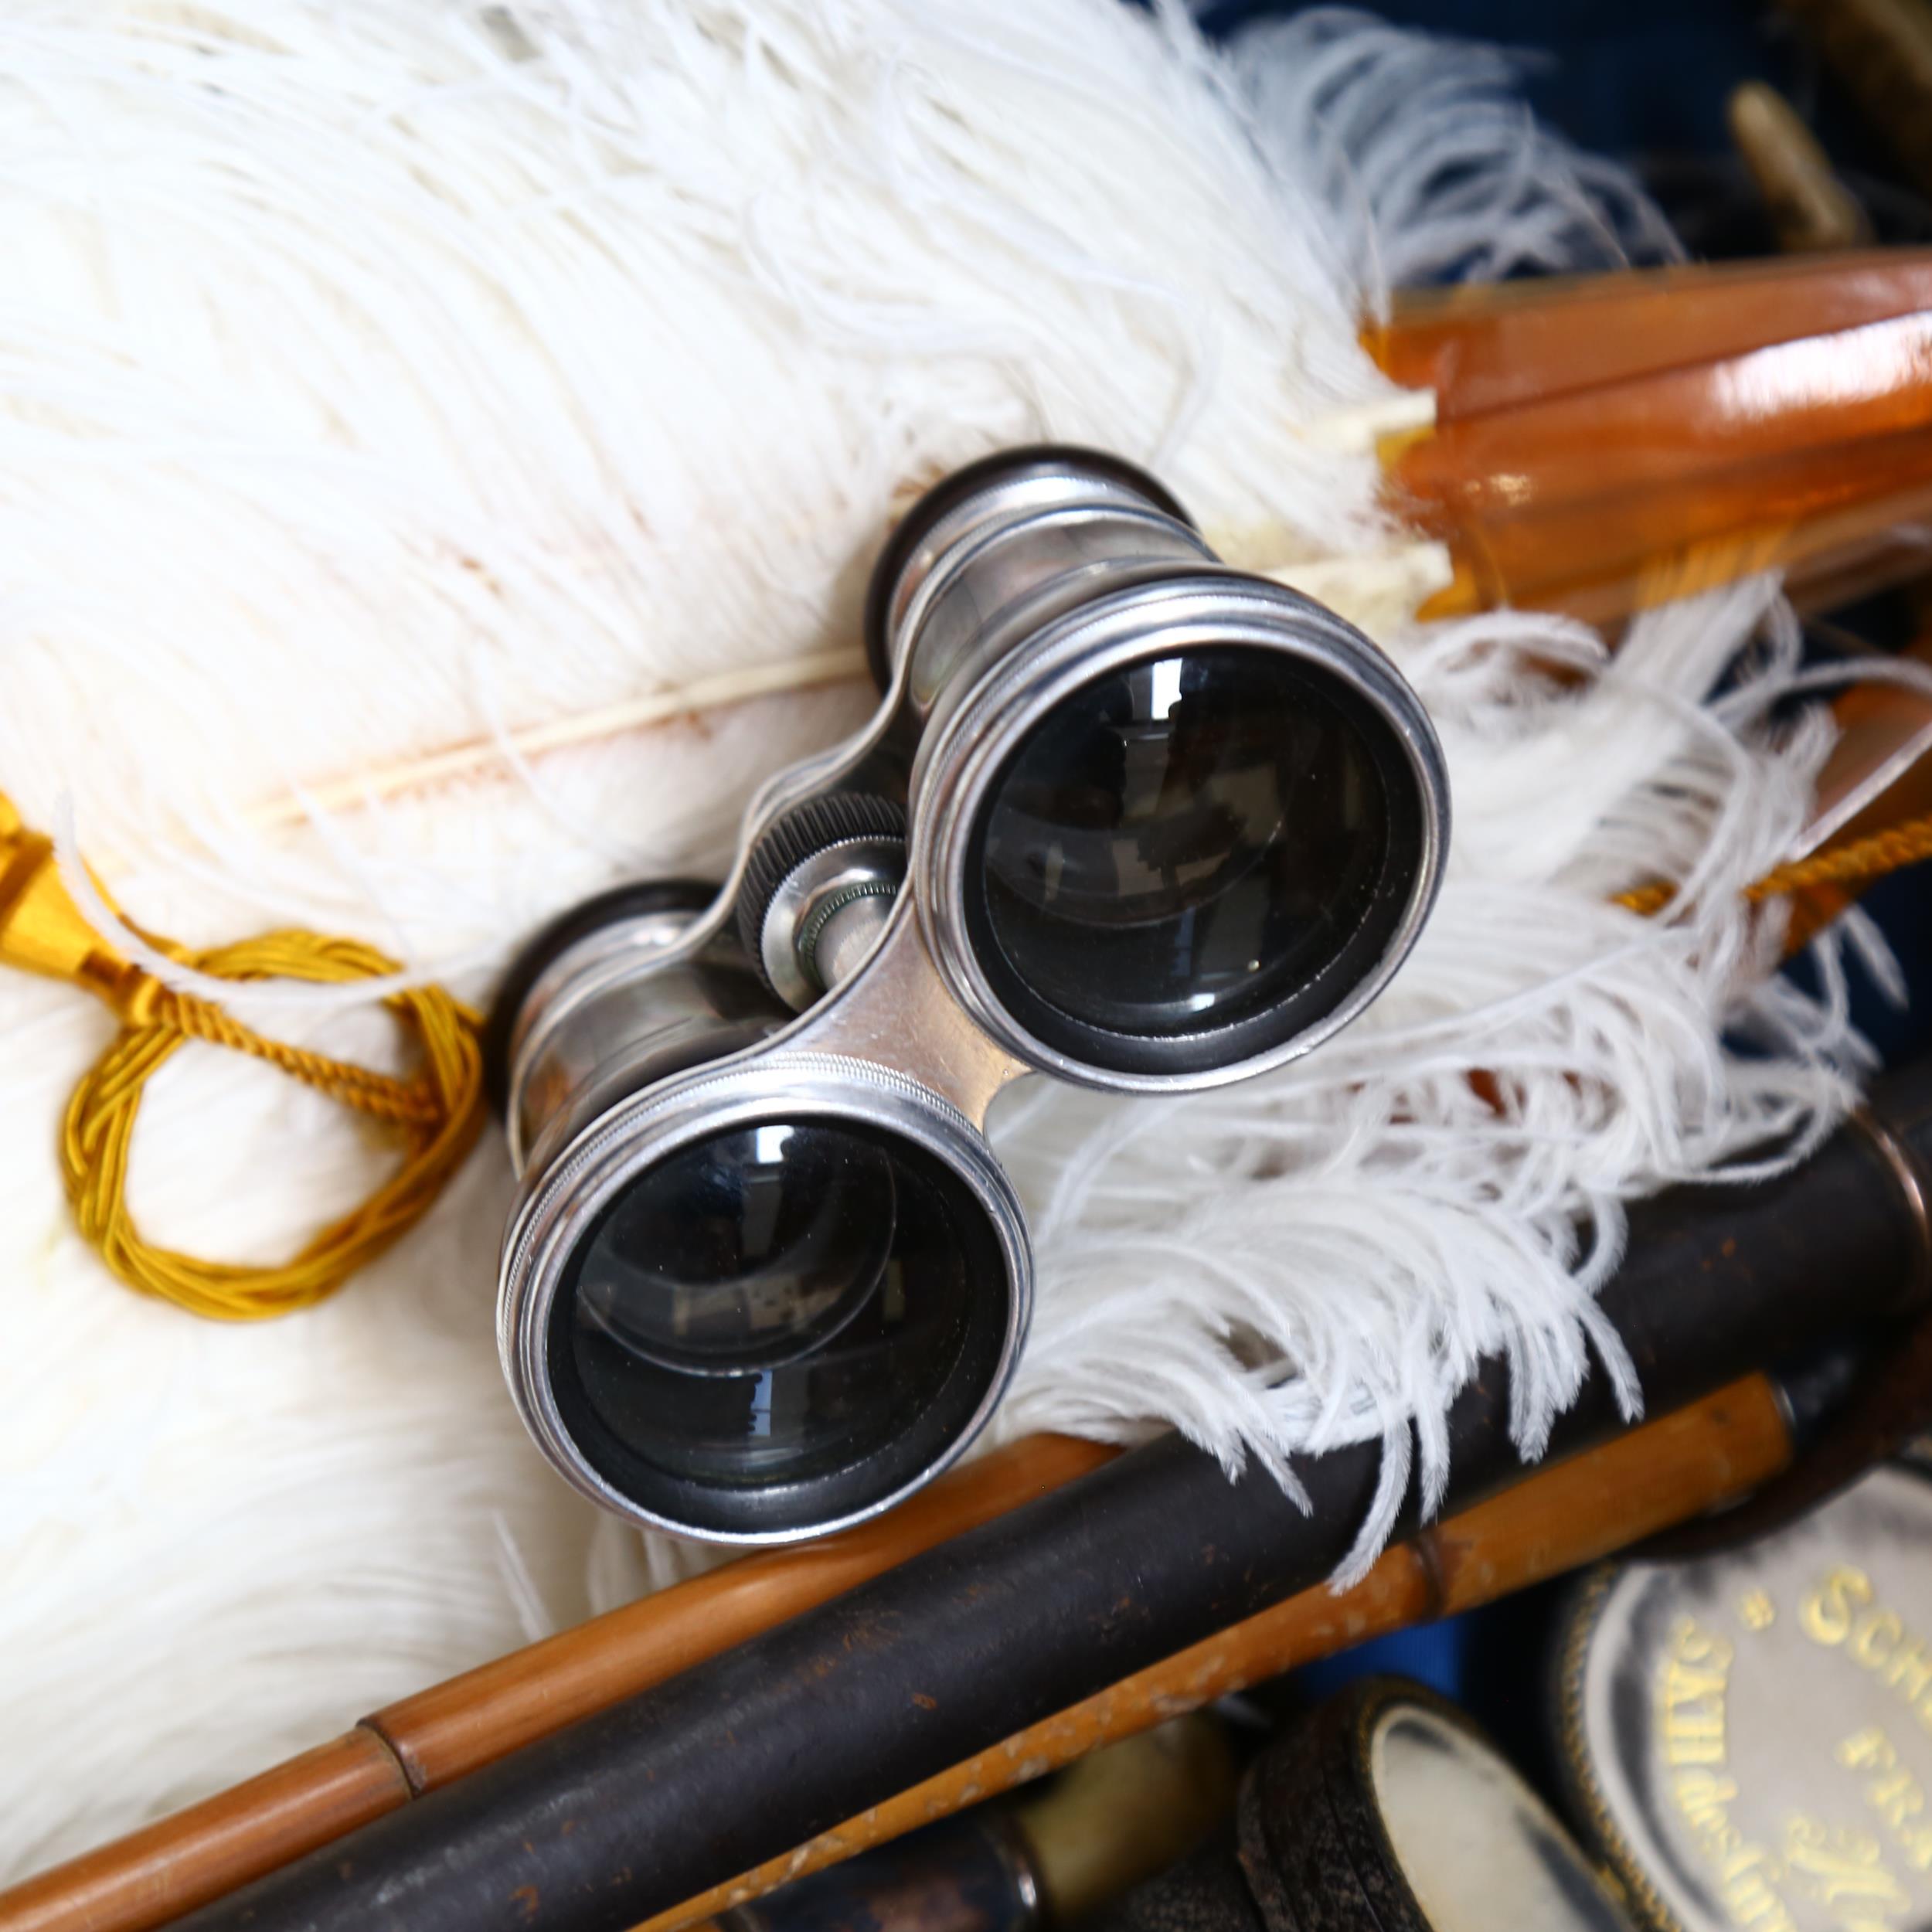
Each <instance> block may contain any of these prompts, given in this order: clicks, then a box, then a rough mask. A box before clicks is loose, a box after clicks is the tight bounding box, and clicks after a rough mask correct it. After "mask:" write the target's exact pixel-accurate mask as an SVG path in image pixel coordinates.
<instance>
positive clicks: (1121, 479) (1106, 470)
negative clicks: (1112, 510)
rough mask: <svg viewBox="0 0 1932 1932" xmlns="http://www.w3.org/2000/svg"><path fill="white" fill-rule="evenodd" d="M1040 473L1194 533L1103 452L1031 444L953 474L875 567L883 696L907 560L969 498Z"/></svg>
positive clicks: (873, 630)
mask: <svg viewBox="0 0 1932 1932" xmlns="http://www.w3.org/2000/svg"><path fill="white" fill-rule="evenodd" d="M1035 468H1039V469H1046V468H1053V469H1082V470H1086V471H1090V473H1091V474H1094V475H1095V476H1097V477H1100V478H1103V479H1104V481H1107V482H1110V483H1119V484H1121V485H1124V486H1125V487H1126V488H1128V489H1130V490H1132V491H1134V492H1136V493H1137V494H1138V495H1141V496H1144V497H1145V498H1147V499H1148V502H1150V503H1151V504H1152V505H1154V507H1155V509H1158V510H1160V511H1162V512H1164V513H1165V515H1168V516H1171V517H1172V518H1173V519H1175V521H1176V522H1180V523H1185V525H1186V526H1187V527H1188V528H1189V529H1190V530H1191V529H1194V528H1195V527H1196V526H1195V522H1194V519H1193V518H1192V517H1191V516H1189V515H1188V513H1187V512H1186V511H1185V510H1184V509H1182V507H1181V506H1180V505H1179V503H1178V502H1175V499H1174V498H1173V497H1172V495H1169V493H1168V491H1167V490H1166V489H1165V488H1163V486H1162V485H1160V484H1158V483H1157V482H1156V481H1155V480H1154V478H1152V477H1151V476H1149V475H1148V473H1147V472H1146V471H1145V470H1144V469H1142V468H1140V467H1139V465H1138V464H1134V463H1130V462H1128V461H1127V459H1126V458H1125V457H1120V456H1110V455H1109V454H1107V451H1104V450H1090V449H1085V448H1083V447H1081V446H1080V445H1079V444H1075V443H1029V444H1022V446H1021V447H1019V448H1017V449H1011V450H998V451H995V452H994V454H992V455H991V456H983V457H981V458H980V459H979V461H978V462H977V463H968V464H967V465H966V467H965V468H964V469H961V470H955V471H953V473H952V474H951V475H950V476H948V477H945V478H942V479H941V480H940V481H939V482H937V483H935V484H934V485H933V487H932V488H930V490H928V491H927V492H926V494H925V495H923V496H922V497H921V498H920V499H919V501H918V502H917V503H915V504H914V505H913V507H912V508H911V509H910V510H908V511H907V512H906V514H905V515H903V517H901V518H900V520H899V522H898V525H897V526H896V528H895V529H893V533H892V535H891V536H889V537H888V538H887V539H886V547H885V548H884V549H883V550H881V551H880V552H879V561H878V562H877V563H876V564H875V565H873V566H872V581H871V583H870V584H869V586H868V587H867V588H866V620H865V621H866V662H867V663H868V664H869V665H870V666H871V667H872V682H873V683H874V684H876V685H877V686H878V687H879V692H880V693H881V694H882V695H883V693H884V692H886V691H888V690H889V689H891V687H892V681H893V668H892V641H891V639H890V638H889V637H887V635H886V613H887V611H889V610H890V609H891V607H892V597H893V587H894V586H895V585H896V583H898V581H899V573H900V571H902V570H904V569H905V567H906V560H907V559H908V558H909V557H910V556H911V555H912V553H913V551H915V550H916V549H918V548H919V546H920V544H921V543H923V542H924V541H925V539H926V537H927V533H928V532H930V530H931V529H932V528H933V526H934V525H935V524H936V523H937V522H939V520H940V518H942V517H944V516H946V515H949V514H950V513H951V512H952V511H953V510H954V509H957V508H958V506H959V505H961V504H962V503H964V502H965V501H966V499H967V498H968V497H970V496H975V495H978V493H979V492H981V490H983V489H985V488H986V486H987V485H988V484H989V483H996V482H998V481H1002V479H1004V478H1006V477H1008V476H1010V475H1012V474H1015V473H1016V472H1018V471H1023V470H1029V469H1035Z"/></svg>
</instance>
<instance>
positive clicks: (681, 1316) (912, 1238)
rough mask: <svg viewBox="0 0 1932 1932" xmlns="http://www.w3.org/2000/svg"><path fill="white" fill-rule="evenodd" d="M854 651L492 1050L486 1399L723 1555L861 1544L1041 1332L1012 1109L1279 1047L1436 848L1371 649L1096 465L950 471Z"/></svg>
mask: <svg viewBox="0 0 1932 1932" xmlns="http://www.w3.org/2000/svg"><path fill="white" fill-rule="evenodd" d="M866 645H867V648H868V651H869V655H870V657H871V661H872V671H873V673H874V675H875V676H876V679H877V680H878V682H879V687H880V689H882V691H883V692H884V696H883V700H882V702H881V703H880V705H879V710H878V712H877V713H876V715H875V716H874V717H873V718H872V721H871V722H870V723H869V724H868V725H867V726H866V727H865V729H864V730H862V731H860V732H859V733H858V735H857V736H855V737H854V738H852V739H851V740H849V741H848V742H847V743H845V744H842V745H841V746H839V747H837V748H836V749H835V750H832V751H829V752H828V753H824V754H823V755H821V756H820V757H815V758H812V759H809V760H806V761H805V762H804V763H803V764H799V765H797V766H794V767H792V768H791V769H790V770H787V771H784V772H781V774H778V776H777V777H775V778H774V779H773V780H772V781H770V783H768V784H767V785H766V786H765V787H764V790H763V791H761V792H760V794H759V795H758V797H757V799H756V801H754V803H753V804H752V806H751V808H750V811H749V812H748V813H747V817H746V821H745V825H744V831H743V836H742V838H741V840H740V848H739V852H738V856H737V859H736V863H735V865H734V866H733V871H732V874H731V876H730V878H729V879H727V880H726V882H725V883H724V884H723V886H722V887H719V886H696V885H692V884H689V883H685V882H673V883H651V884H641V885H637V886H626V887H624V888H621V889H619V890H617V891H616V892H614V893H607V894H606V895H605V896H603V897H602V898H600V899H598V900H594V901H593V902H591V903H590V904H588V905H587V906H581V907H580V908H579V909H578V910H577V911H576V912H574V913H571V914H570V915H568V916H567V917H566V918H564V919H563V920H561V921H560V922H559V923H557V924H556V925H555V926H553V927H551V928H550V929H549V930H548V931H547V932H546V933H545V934H543V935H542V936H541V937H539V939H538V940H536V942H535V943H534V944H533V945H532V947H530V949H529V951H527V952H526V954H524V956H523V957H522V960H521V961H519V964H518V965H517V966H516V968H515V969H513V971H512V974H511V975H510V978H509V982H508V984H507V985H506V986H505V990H504V992H503V994H502V997H501V999H500V1001H499V1004H498V1013H497V1016H496V1019H495V1022H494V1025H495V1034H496V1044H497V1048H498V1054H497V1066H496V1069H495V1071H496V1073H497V1076H498V1082H499V1086H500V1090H501V1096H502V1100H503V1103H504V1106H505V1114H506V1117H507V1121H508V1126H509V1137H510V1145H511V1150H512V1157H513V1158H514V1160H515V1165H516V1168H517V1171H518V1173H519V1176H520V1178H521V1191H520V1193H519V1197H518V1201H517V1205H516V1208H515V1213H514V1214H513V1216H512V1220H511V1224H510V1227H509V1233H508V1235H507V1236H506V1238H505V1245H504V1250H503V1262H502V1281H501V1287H500V1292H499V1299H498V1342H499V1345H500V1347H501V1349H502V1357H503V1364H504V1369H505V1373H506V1374H507V1376H508V1377H509V1383H510V1387H511V1390H512V1394H513V1395H514V1396H515V1401H516V1404H517V1407H518V1409H519V1412H520V1413H521V1414H522V1417H523V1420H524V1422H525V1423H526V1425H527V1426H528V1427H529V1430H530V1432H531V1434H532V1436H534V1437H535V1438H536V1441H537V1443H538V1444H539V1446H540V1447H541V1448H542V1449H543V1452H544V1454H546V1456H547V1457H549V1459H550V1461H552V1462H553V1464H555V1465H556V1468H558V1469H559V1470H560V1471H561V1472H562V1473H563V1475H564V1476H565V1477H566V1478H568V1480H569V1481H570V1482H571V1483H572V1484H573V1485H575V1486H576V1487H577V1488H578V1489H580V1491H582V1492H583V1493H584V1494H585V1495H588V1496H590V1497H591V1498H593V1499H594V1500H595V1501H597V1502H600V1503H602V1504H604V1505H606V1506H607V1507H608V1508H610V1509H614V1510H615V1511H617V1512H619V1513H620V1514H621V1515H625V1516H628V1517H629V1518H631V1519H632V1520H633V1521H634V1522H640V1523H645V1524H648V1525H651V1526H655V1527H657V1528H659V1529H669V1530H673V1531H676V1532H679V1533H681V1534H684V1535H688V1536H699V1537H702V1538H705V1539H708V1540H711V1541H715V1542H723V1543H781V1542H785V1541H788V1540H791V1539H794V1538H798V1537H801V1536H811V1535H815V1534H818V1533H819V1532H822V1531H825V1530H829V1529H837V1528H840V1527H842V1526H845V1525H847V1524H849V1523H852V1522H858V1521H859V1520H861V1519H863V1518H866V1517H868V1516H870V1515H875V1514H876V1513H877V1512H879V1511H881V1510H883V1509H888V1508H889V1507H890V1506H891V1505H893V1503H895V1502H899V1501H900V1499H901V1498H903V1497H905V1496H906V1495H908V1494H910V1492H912V1491H913V1490H914V1489H916V1488H918V1487H919V1486H920V1485H921V1484H923V1483H924V1482H926V1481H928V1480H929V1479H930V1478H931V1477H933V1476H934V1475H936V1474H937V1472H938V1471H940V1470H941V1469H942V1468H944V1467H945V1466H946V1465H947V1464H948V1463H949V1462H951V1461H952V1460H953V1459H954V1458H955V1457H956V1456H957V1455H958V1454H960V1453H961V1451H962V1450H963V1449H964V1447H966V1445H967V1444H968V1443H969V1442H971V1440H972V1439H973V1437H974V1436H975V1434H977V1433H978V1430H979V1429H980V1428H981V1426H982V1425H983V1424H984V1423H985V1421H986V1420H987V1418H988V1416H989V1415H990V1414H991V1413H992V1409H993V1407H994V1405H995V1403H997V1401H998V1399H999V1396H1000V1394H1001V1392H1002V1389H1004V1388H1005V1385H1006V1383H1007V1382H1008V1380H1009V1378H1010V1377H1011V1376H1012V1371H1013V1368H1014V1365H1015V1361H1016V1359H1017V1357H1018V1355H1019V1349H1020V1345H1021V1342H1022V1339H1023V1338H1024V1336H1025V1334H1026V1325H1027V1318H1028V1315H1029V1310H1030V1307H1031V1304H1032V1255H1031V1251H1030V1249H1029V1244H1028V1240H1027V1234H1026V1222H1025V1219H1024V1216H1023V1215H1022V1212H1021V1209H1020V1205H1019V1200H1018V1199H1017V1197H1016V1196H1015V1193H1014V1192H1013V1189H1012V1183H1011V1182H1009V1179H1007V1176H1006V1175H1005V1172H1004V1171H1003V1169H1002V1168H1001V1166H1000V1164H999V1162H998V1161H997V1160H996V1159H995V1157H994V1155H993V1153H992V1149H991V1148H989V1147H988V1145H987V1143H986V1141H985V1138H984V1135H983V1133H982V1131H981V1130H982V1127H983V1124H984V1122H985V1117H986V1112H987V1109H988V1106H989V1105H990V1104H991V1102H992V1099H993V1097H994V1096H995V1094H997V1093H998V1091H999V1090H1000V1089H1001V1088H1002V1087H1004V1086H1005V1085H1006V1083H1008V1082H1009V1080H1014V1079H1016V1078H1017V1077H1019V1075H1021V1074H1022V1073H1035V1072H1037V1073H1053V1074H1057V1075H1059V1076H1060V1077H1062V1078H1063V1079H1066V1080H1076V1081H1079V1082H1081V1083H1084V1084H1086V1085H1087V1086H1090V1087H1103V1088H1107V1089H1111V1090H1117V1091H1121V1092H1127V1093H1151V1092H1162V1093H1171V1092H1175V1091H1180V1090H1186V1089H1189V1088H1198V1087H1212V1086H1216V1085H1218V1084H1219V1083H1223V1082H1224V1081H1230V1080H1240V1079H1243V1078H1245V1077H1247V1075H1249V1074H1251V1073H1258V1072H1260V1071H1261V1070H1263V1069H1264V1068H1266V1067H1270V1066H1279V1065H1280V1064H1281V1063H1282V1062H1284V1061H1285V1060H1291V1059H1292V1058H1294V1056H1296V1055H1298V1054H1300V1053H1305V1052H1306V1051H1307V1050H1308V1049H1309V1048H1310V1047H1311V1046H1314V1045H1315V1044H1316V1043H1317V1042H1318V1041H1320V1040H1321V1039H1325V1038H1326V1037H1327V1036H1328V1035H1329V1034H1331V1033H1332V1032H1335V1029H1337V1028H1338V1027H1340V1026H1343V1025H1345V1023H1346V1022H1348V1021H1349V1019H1352V1017H1353V1016H1354V1015H1355V1014H1357V1013H1359V1012H1361V1010H1362V1008H1363V1007H1364V1006H1366V1005H1367V1004H1368V1003H1369V1001H1370V1000H1372V998H1374V997H1375V996H1376V993H1377V992H1379V991H1380V989H1381V988H1382V987H1383V985H1385V984H1386V981H1387V980H1388V978H1389V975H1391V974H1392V973H1393V972H1394V971H1395V970H1396V967H1397V966H1398V965H1399V964H1400V962H1401V961H1402V959H1403V956H1404V954H1406V953H1407V951H1408V950H1409V948H1410V946H1411V945H1412V944H1413V942H1414V940H1415V938H1416V936H1417V933H1418V932H1419V930H1420V928H1421V926H1422V923H1423V920H1424V919H1425V918H1426V917H1427V914H1428V911H1429V908H1430V904H1431V903H1432V901H1433V900H1434V896H1435V892H1436V888H1437V882H1438V879H1439V878H1440V872H1441V869H1442V861H1443V852H1444V845H1445V842H1446V841H1447V834H1448V825H1449V801H1448V794H1447V784H1446V780H1445V775H1444V766H1443V760H1442V753H1441V750H1440V747H1439V746H1438V745H1437V742H1436V737H1435V734H1434V731H1433V730H1431V728H1430V723H1429V719H1428V717H1427V715H1426V713H1424V711H1423V708H1422V706H1421V704H1420V702H1419V701H1418V699H1417V697H1416V696H1415V693H1414V692H1413V691H1412V690H1410V688H1409V686H1408V685H1407V684H1406V683H1405V682H1403V679H1402V678H1401V677H1400V675H1398V673H1397V672H1396V670H1395V669H1394V668H1393V666H1392V665H1390V664H1389V662H1388V660H1387V659H1386V658H1385V657H1383V655H1382V653H1381V652H1380V651H1378V650H1377V649H1376V647H1375V646H1374V645H1372V644H1370V643H1369V641H1368V640H1367V639H1366V638H1364V637H1362V635H1361V634H1359V632H1357V631H1355V630H1353V629H1352V628H1350V627H1349V625H1348V624H1345V623H1343V622H1342V620H1341V619H1340V618H1338V617H1336V616H1335V615H1334V614H1333V613H1332V612H1331V611H1327V610H1325V609H1324V608H1322V607H1321V606H1320V605H1318V604H1315V603H1312V602H1311V601H1310V600H1308V598H1306V597H1302V596H1300V595H1299V594H1297V593H1295V592H1294V591H1292V590H1287V589H1284V588H1283V587H1281V586H1280V585H1278V584H1275V583H1270V582H1268V581H1267V580H1265V579H1262V578H1257V577H1250V576H1247V575H1244V574H1243V573H1240V572H1238V571H1235V570H1230V569H1228V568H1226V566H1223V565H1222V564H1221V563H1218V562H1217V561H1216V559H1215V557H1214V556H1213V553H1212V552H1210V551H1209V549H1208V548H1207V547H1206V545H1205V543H1203V542H1202V539H1201V537H1200V536H1199V533H1198V532H1196V529H1194V527H1193V526H1192V523H1191V522H1190V521H1189V519H1188V517H1187V515H1186V514H1185V512H1183V511H1182V509H1181V508H1180V507H1179V505H1177V504H1176V503H1175V502H1174V500H1173V498H1172V497H1170V496H1169V495H1168V494H1167V492H1165V490H1163V489H1162V488H1161V487H1160V485H1158V484H1157V483H1155V481H1153V480H1152V479H1151V478H1149V477H1147V476H1145V475H1144V474H1141V472H1140V471H1138V470H1136V469H1134V468H1131V466H1130V465H1128V464H1125V463H1123V462H1121V461H1117V460H1116V459H1115V458H1113V457H1108V456H1104V455H1100V454H1097V453H1094V452H1092V451H1085V450H1077V449H1063V448H1035V449H1025V450H1017V451H1009V452H1007V453H1005V454H1001V455H998V456H995V457H991V458H989V459H988V460H987V461H984V462H981V463H977V464H974V465H972V466H971V468H968V469H965V470H962V471H960V472H959V473H958V474H956V475H954V476H952V477H951V478H948V479H947V481H944V482H943V483H941V484H940V485H939V486H938V487H937V488H935V489H934V490H932V491H931V492H929V493H928V494H927V495H926V496H925V497H924V498H923V499H922V500H921V501H920V502H919V503H918V504H917V506H916V507H915V508H914V509H913V511H912V512H911V513H910V515H908V516H907V517H906V519H905V521H904V522H903V523H902V524H900V526H899V528H898V529H897V530H896V532H894V533H893V536H892V538H891V539H890V541H889V543H888V544H887V546H886V550H885V553H884V554H883V556H882V557H881V558H880V560H879V564H878V566H877V569H876V571H875V573H874V575H873V578H872V588H871V593H870V595H869V599H868V603H867V609H866Z"/></svg>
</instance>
